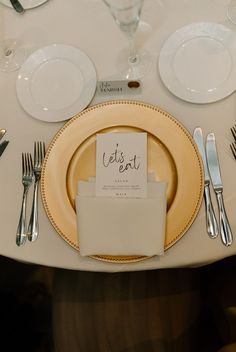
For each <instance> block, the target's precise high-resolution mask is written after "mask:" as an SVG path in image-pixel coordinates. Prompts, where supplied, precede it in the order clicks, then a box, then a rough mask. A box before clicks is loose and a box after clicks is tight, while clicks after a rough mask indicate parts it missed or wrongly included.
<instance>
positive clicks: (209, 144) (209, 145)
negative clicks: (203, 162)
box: [206, 133, 233, 246]
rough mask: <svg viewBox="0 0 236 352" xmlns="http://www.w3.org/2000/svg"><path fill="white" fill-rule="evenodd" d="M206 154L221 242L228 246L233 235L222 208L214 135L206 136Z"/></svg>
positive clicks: (219, 173) (221, 185)
mask: <svg viewBox="0 0 236 352" xmlns="http://www.w3.org/2000/svg"><path fill="white" fill-rule="evenodd" d="M206 154H207V164H208V168H209V171H210V177H211V181H212V185H213V188H214V191H215V194H216V199H217V203H218V208H219V216H220V235H221V240H222V242H223V244H224V245H225V246H230V245H231V244H232V242H233V235H232V231H231V228H230V224H229V220H228V217H227V214H226V210H225V206H224V199H223V183H222V179H221V172H220V164H219V158H218V153H217V148H216V141H215V135H214V133H209V134H208V135H207V139H206Z"/></svg>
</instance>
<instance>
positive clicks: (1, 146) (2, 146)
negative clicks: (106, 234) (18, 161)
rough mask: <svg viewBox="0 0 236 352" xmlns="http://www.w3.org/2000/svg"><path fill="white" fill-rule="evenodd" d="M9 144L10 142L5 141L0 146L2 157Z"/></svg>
mask: <svg viewBox="0 0 236 352" xmlns="http://www.w3.org/2000/svg"><path fill="white" fill-rule="evenodd" d="M8 143H9V141H3V142H2V143H1V144H0V156H1V155H2V153H3V152H4V150H5V149H6V147H7V145H8Z"/></svg>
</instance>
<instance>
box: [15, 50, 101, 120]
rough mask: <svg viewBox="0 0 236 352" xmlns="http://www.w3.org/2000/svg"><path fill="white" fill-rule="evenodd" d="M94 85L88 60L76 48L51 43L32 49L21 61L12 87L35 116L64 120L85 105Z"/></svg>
mask: <svg viewBox="0 0 236 352" xmlns="http://www.w3.org/2000/svg"><path fill="white" fill-rule="evenodd" d="M95 89H96V71H95V68H94V65H93V63H92V61H91V60H90V59H89V58H88V56H87V55H86V54H85V53H84V52H83V51H81V50H80V49H78V48H75V47H73V46H68V45H62V44H53V45H50V46H47V47H44V48H41V49H39V50H37V51H35V52H34V53H33V54H32V55H31V56H30V57H29V58H28V59H27V60H26V62H25V63H24V64H23V65H22V67H21V69H20V71H19V74H18V77H17V81H16V91H17V97H18V99H19V102H20V104H21V105H22V107H23V108H24V110H25V111H26V112H28V113H29V114H30V115H31V116H33V117H35V118H36V119H39V120H43V121H50V122H57V121H64V120H67V119H69V118H71V117H72V116H74V115H75V114H77V113H78V112H80V111H81V110H83V109H84V108H86V107H87V106H88V104H89V103H90V101H91V100H92V98H93V96H94V93H95Z"/></svg>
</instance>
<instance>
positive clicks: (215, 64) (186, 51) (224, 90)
mask: <svg viewBox="0 0 236 352" xmlns="http://www.w3.org/2000/svg"><path fill="white" fill-rule="evenodd" d="M159 72H160V76H161V79H162V81H163V83H164V84H165V86H166V87H167V88H168V89H169V90H170V92H172V93H173V94H174V95H176V96H177V97H179V98H181V99H183V100H185V101H189V102H192V103H211V102H214V101H217V100H220V99H223V98H225V97H227V96H228V95H230V94H231V93H232V92H234V90H235V89H236V34H235V32H234V31H232V30H231V29H230V28H228V27H226V26H224V25H222V24H218V23H209V22H200V23H193V24H190V25H187V26H185V27H182V28H180V29H179V30H177V31H176V32H174V33H173V34H172V35H171V36H170V37H169V38H168V39H167V41H166V42H165V43H164V45H163V47H162V49H161V53H160V57H159Z"/></svg>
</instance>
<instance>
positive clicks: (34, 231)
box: [27, 142, 45, 241]
mask: <svg viewBox="0 0 236 352" xmlns="http://www.w3.org/2000/svg"><path fill="white" fill-rule="evenodd" d="M44 156H45V144H44V143H43V142H34V177H35V181H34V195H33V204H32V210H31V216H30V221H29V226H28V231H27V235H28V239H29V241H35V240H36V239H37V237H38V234H39V223H38V188H39V181H40V178H41V171H42V165H43V159H44Z"/></svg>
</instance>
